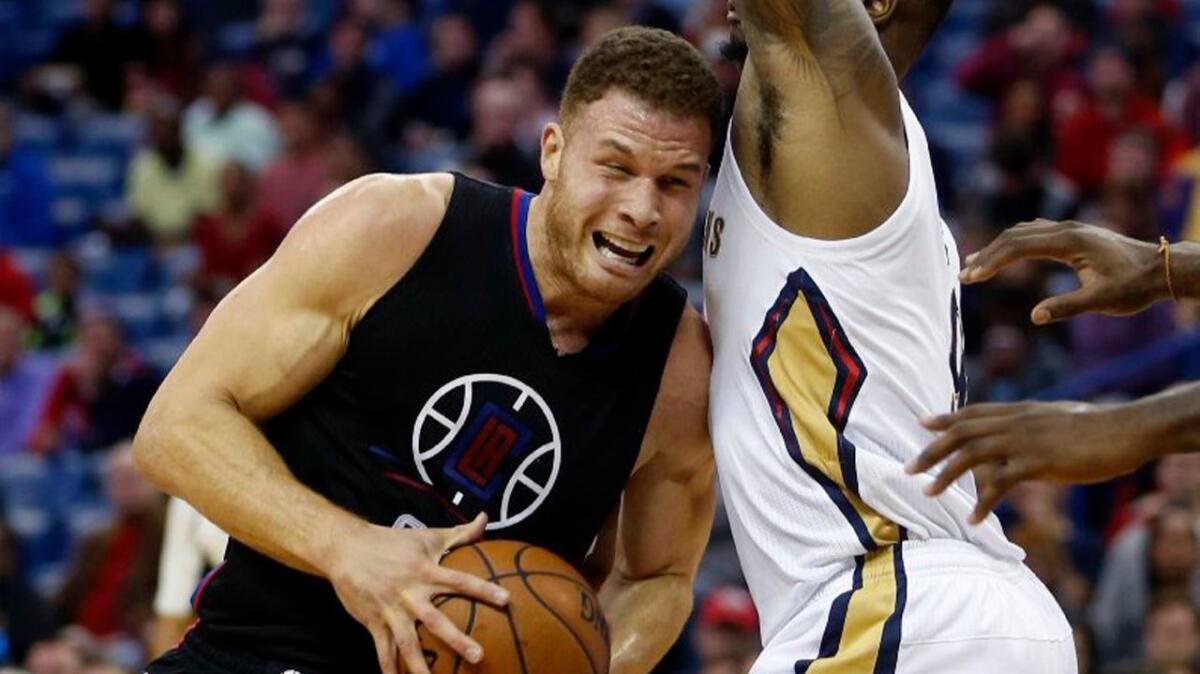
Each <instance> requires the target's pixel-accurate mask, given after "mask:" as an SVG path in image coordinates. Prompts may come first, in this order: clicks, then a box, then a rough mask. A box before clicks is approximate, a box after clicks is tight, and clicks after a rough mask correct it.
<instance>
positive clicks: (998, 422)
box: [905, 403, 1029, 494]
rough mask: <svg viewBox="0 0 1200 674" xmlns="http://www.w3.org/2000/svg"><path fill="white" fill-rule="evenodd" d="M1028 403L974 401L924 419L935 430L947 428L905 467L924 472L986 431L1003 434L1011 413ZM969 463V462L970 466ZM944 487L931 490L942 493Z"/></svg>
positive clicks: (1018, 413) (1016, 411) (1013, 413)
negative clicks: (953, 411)
mask: <svg viewBox="0 0 1200 674" xmlns="http://www.w3.org/2000/svg"><path fill="white" fill-rule="evenodd" d="M1028 405H1029V404H1028V403H1013V404H990V405H972V406H971V407H967V408H965V409H963V410H961V411H959V412H956V413H954V414H950V415H945V416H941V417H934V418H932V419H925V420H923V421H922V422H921V423H922V424H923V425H924V426H925V427H926V428H928V429H930V430H933V431H944V432H943V433H942V434H941V435H940V436H938V437H937V438H936V439H935V440H934V441H933V442H931V443H930V444H929V446H927V447H926V448H925V451H923V452H921V454H920V455H919V456H917V458H915V459H913V460H912V461H910V462H908V464H907V465H906V466H905V470H907V471H908V473H909V474H910V475H915V474H917V473H923V472H925V471H927V470H929V469H930V468H933V467H934V466H936V465H937V464H939V463H941V462H942V461H943V460H945V459H946V457H948V456H950V454H951V453H952V452H954V451H956V450H958V449H961V448H962V447H963V446H964V445H966V444H967V443H969V442H971V441H972V440H975V439H976V438H980V437H983V436H986V435H992V434H997V435H998V434H1001V433H1003V432H1005V431H1006V430H1007V429H1008V428H1009V426H1010V423H1011V419H1012V417H1015V416H1017V415H1020V414H1022V413H1024V411H1025V410H1026V409H1027V408H1028ZM968 467H969V466H968ZM941 491H942V490H941V489H939V490H937V491H934V492H932V494H939V493H941Z"/></svg>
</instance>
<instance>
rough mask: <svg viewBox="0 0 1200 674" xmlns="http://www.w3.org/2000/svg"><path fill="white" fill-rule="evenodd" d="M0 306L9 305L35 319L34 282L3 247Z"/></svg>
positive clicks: (27, 318)
mask: <svg viewBox="0 0 1200 674" xmlns="http://www.w3.org/2000/svg"><path fill="white" fill-rule="evenodd" d="M0 307H8V308H10V309H12V310H13V311H15V312H17V313H18V314H20V315H21V316H22V317H23V318H25V320H29V321H32V320H33V317H34V316H33V283H31V282H30V281H29V277H28V276H26V275H25V272H24V271H23V270H22V269H21V268H20V267H19V266H17V263H16V260H14V259H13V257H12V255H10V254H9V253H8V251H7V250H5V249H4V248H3V247H0Z"/></svg>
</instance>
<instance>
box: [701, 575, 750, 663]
mask: <svg viewBox="0 0 1200 674" xmlns="http://www.w3.org/2000/svg"><path fill="white" fill-rule="evenodd" d="M696 646H697V648H698V649H699V651H700V660H701V667H700V674H746V672H749V671H750V666H751V665H753V664H754V659H755V658H756V657H758V654H759V651H760V650H761V647H760V645H759V640H758V613H757V612H756V611H755V610H754V602H753V600H752V599H751V598H750V593H749V592H747V591H746V590H745V588H740V587H730V586H726V587H719V588H716V589H714V590H712V591H711V592H709V593H708V595H707V596H705V597H704V598H703V599H702V600H701V602H700V611H699V629H698V630H697V633H696Z"/></svg>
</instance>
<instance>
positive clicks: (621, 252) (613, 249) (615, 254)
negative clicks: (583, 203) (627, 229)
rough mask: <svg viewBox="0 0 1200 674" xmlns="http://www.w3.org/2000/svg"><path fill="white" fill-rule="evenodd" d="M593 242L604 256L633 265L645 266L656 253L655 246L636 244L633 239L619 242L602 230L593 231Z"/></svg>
mask: <svg viewBox="0 0 1200 674" xmlns="http://www.w3.org/2000/svg"><path fill="white" fill-rule="evenodd" d="M592 243H593V244H595V245H596V250H598V251H600V254H601V255H603V256H604V257H606V258H608V259H610V260H616V261H617V262H623V263H625V264H627V265H629V266H631V267H642V266H644V265H645V264H646V263H647V262H649V261H650V257H651V256H652V255H654V246H649V245H644V244H636V243H633V242H631V241H620V242H617V241H616V240H614V239H613V238H612V237H610V236H608V235H605V234H601V233H600V232H593V233H592Z"/></svg>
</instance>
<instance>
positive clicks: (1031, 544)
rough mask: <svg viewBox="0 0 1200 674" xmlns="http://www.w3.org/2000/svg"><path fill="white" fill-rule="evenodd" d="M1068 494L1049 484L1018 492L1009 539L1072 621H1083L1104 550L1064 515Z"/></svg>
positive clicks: (1021, 487) (1012, 495)
mask: <svg viewBox="0 0 1200 674" xmlns="http://www.w3.org/2000/svg"><path fill="white" fill-rule="evenodd" d="M1065 495H1066V490H1065V489H1064V488H1063V487H1061V486H1059V485H1053V484H1048V483H1045V482H1028V483H1024V484H1021V485H1019V486H1018V487H1017V488H1014V489H1013V490H1012V492H1011V493H1010V496H1009V504H1010V505H1011V511H1012V514H1013V518H1014V520H1015V521H1014V522H1013V523H1012V524H1011V525H1010V526H1009V527H1008V531H1009V538H1010V539H1011V540H1012V541H1013V542H1014V543H1016V544H1017V545H1019V546H1021V547H1022V548H1023V549H1024V550H1025V553H1026V556H1025V563H1026V565H1027V566H1029V568H1030V569H1031V570H1032V571H1033V572H1034V573H1035V574H1037V577H1038V578H1040V579H1041V580H1042V582H1043V583H1045V584H1046V588H1047V589H1049V590H1050V592H1051V594H1053V595H1054V598H1055V599H1056V600H1058V603H1059V605H1060V606H1062V608H1063V612H1064V613H1066V614H1067V615H1068V616H1072V617H1074V616H1082V615H1083V614H1084V611H1085V609H1086V607H1087V603H1088V600H1089V599H1091V594H1092V582H1091V581H1092V580H1094V579H1095V577H1096V575H1097V573H1098V572H1099V566H1100V560H1101V559H1102V558H1103V556H1104V545H1103V542H1102V541H1101V540H1100V539H1099V537H1097V536H1094V535H1091V534H1090V533H1089V532H1087V531H1086V530H1084V529H1082V528H1081V527H1079V526H1077V525H1076V524H1075V523H1074V522H1072V521H1071V520H1070V519H1069V518H1068V517H1067V515H1066V512H1065V508H1064V507H1063V503H1064V500H1065Z"/></svg>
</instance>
